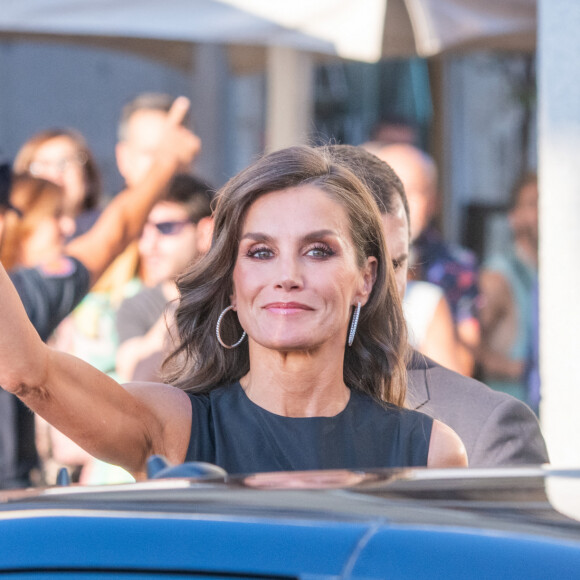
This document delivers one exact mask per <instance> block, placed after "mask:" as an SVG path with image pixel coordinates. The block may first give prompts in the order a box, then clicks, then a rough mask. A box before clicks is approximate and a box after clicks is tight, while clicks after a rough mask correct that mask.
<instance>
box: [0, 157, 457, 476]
mask: <svg viewBox="0 0 580 580" xmlns="http://www.w3.org/2000/svg"><path fill="white" fill-rule="evenodd" d="M214 219H215V222H214V223H215V229H214V237H213V241H212V247H211V249H210V251H209V252H208V253H207V254H206V255H205V256H204V257H203V258H202V259H201V260H200V261H199V262H197V263H196V264H194V265H193V266H192V267H191V270H190V271H189V272H187V273H186V274H184V275H183V276H182V277H181V278H180V279H179V280H178V287H179V290H180V294H181V298H180V303H179V306H178V308H177V312H176V322H177V331H178V336H179V338H178V344H177V346H176V349H175V352H174V354H173V356H172V357H171V359H170V361H169V362H170V363H171V367H172V371H171V373H170V376H169V377H168V379H169V381H170V382H172V383H173V384H174V385H175V386H177V387H180V388H175V386H171V385H169V384H157V383H132V384H129V385H126V386H125V388H124V389H123V388H120V387H119V385H118V384H117V383H116V382H115V381H113V380H112V379H110V378H109V377H107V376H105V375H103V374H101V373H99V372H98V371H96V370H95V369H93V368H92V367H91V366H90V365H86V364H84V363H82V362H81V361H79V360H77V359H75V358H74V357H68V356H66V355H62V354H60V353H58V352H55V351H52V350H50V349H48V348H47V347H46V346H45V345H43V344H42V343H41V342H40V341H39V340H38V339H37V337H35V336H34V333H32V332H30V330H31V329H30V327H29V325H28V323H27V321H26V318H25V316H24V313H23V312H22V309H21V307H20V306H19V304H18V300H17V297H16V295H15V293H14V291H13V289H12V288H11V287H10V285H9V282H8V280H7V278H6V277H5V276H2V277H1V278H0V293H1V294H2V296H3V300H2V301H1V302H0V323H1V324H2V326H3V328H5V329H6V332H5V333H3V334H2V336H0V384H2V385H3V386H4V387H5V388H6V389H7V390H9V391H11V392H13V393H15V394H17V395H18V396H19V397H20V398H21V399H22V400H23V401H24V402H25V403H26V404H27V405H28V406H29V407H30V408H32V409H33V410H35V411H37V412H38V413H39V414H41V415H42V416H44V417H45V418H46V419H47V420H48V421H49V422H51V423H52V424H54V425H55V426H56V427H57V428H58V429H60V430H61V431H63V432H64V433H66V434H67V435H69V436H70V437H71V438H72V439H74V440H76V441H77V442H78V443H79V444H80V445H81V446H83V447H84V448H85V449H87V451H89V452H90V453H91V454H93V455H95V456H97V457H100V458H103V459H105V460H107V461H109V462H112V463H117V464H119V465H122V466H123V467H125V468H126V469H128V470H129V471H130V472H131V473H133V475H134V476H135V477H136V478H143V477H144V476H145V472H146V460H147V458H148V457H149V456H150V455H152V454H160V455H165V456H166V457H167V459H168V460H169V461H170V462H172V463H180V462H182V461H184V460H196V461H211V462H212V463H216V464H218V465H220V466H221V467H223V468H225V469H226V470H228V471H230V472H251V471H268V470H269V471H279V470H292V469H319V468H339V467H342V468H351V469H360V468H377V467H396V466H409V465H428V466H438V467H444V466H463V465H466V463H467V460H466V456H465V449H464V447H463V444H462V443H461V440H460V439H459V438H458V437H457V435H456V434H455V433H454V432H453V431H452V430H451V429H450V428H449V427H447V426H445V425H443V424H442V423H440V422H438V421H434V420H432V419H430V418H429V417H427V416H425V415H423V414H421V413H417V412H415V411H410V410H407V409H404V408H402V406H401V405H402V404H403V401H404V397H405V386H406V374H405V359H406V355H407V337H406V331H405V324H404V321H403V315H402V311H401V305H400V300H399V297H398V293H397V287H396V284H395V280H394V274H393V270H392V266H391V264H390V259H389V257H388V253H387V249H386V245H385V240H384V237H383V232H382V226H381V221H380V215H379V213H378V208H377V207H376V205H375V203H374V201H373V199H372V196H371V194H370V193H369V192H368V190H367V189H366V188H365V187H364V186H363V185H362V183H361V182H360V181H359V180H358V179H357V178H356V177H355V176H354V175H353V174H352V173H351V172H350V171H348V170H347V169H345V168H343V167H342V166H340V165H337V164H335V163H333V162H332V161H331V159H330V157H329V156H328V155H327V154H326V153H325V151H324V150H320V149H316V150H315V149H311V148H309V147H293V148H289V149H285V150H281V151H277V152H274V153H272V154H270V155H267V156H265V157H263V158H262V159H260V160H258V161H257V162H255V163H254V164H253V165H251V166H250V167H249V168H247V169H246V170H244V171H242V172H241V173H240V174H238V175H237V176H236V177H234V178H232V179H231V180H230V181H229V182H228V183H227V184H226V185H225V186H224V187H223V188H222V190H221V191H220V192H219V193H218V201H217V206H216V210H215V216H214ZM0 273H1V274H3V272H0ZM9 336H10V337H11V339H8V337H9Z"/></svg>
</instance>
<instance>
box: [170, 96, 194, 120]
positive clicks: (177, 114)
mask: <svg viewBox="0 0 580 580" xmlns="http://www.w3.org/2000/svg"><path fill="white" fill-rule="evenodd" d="M190 106H191V102H190V100H189V99H188V98H187V97H177V98H176V99H175V101H173V104H172V105H171V109H169V112H168V113H167V122H168V123H169V124H171V125H180V124H181V123H182V122H183V119H185V115H187V111H189V107H190Z"/></svg>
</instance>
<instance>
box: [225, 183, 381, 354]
mask: <svg viewBox="0 0 580 580" xmlns="http://www.w3.org/2000/svg"><path fill="white" fill-rule="evenodd" d="M375 268H376V259H375V258H372V257H371V258H367V263H366V264H365V265H364V267H363V268H362V269H361V268H360V267H359V266H358V264H357V260H356V253H355V248H354V245H353V242H352V239H351V235H350V227H349V220H348V216H347V212H346V210H345V209H344V208H343V207H342V206H341V205H340V204H339V203H337V202H335V201H334V200H333V199H332V198H331V197H330V196H329V195H327V194H326V193H325V192H324V191H322V190H321V189H319V188H317V187H315V186H311V185H304V186H300V187H296V188H290V189H286V190H282V191H275V192H272V193H269V194H266V195H264V196H262V197H260V198H258V199H257V200H256V202H254V204H253V205H252V206H251V207H250V209H249V210H248V213H247V215H246V218H245V220H244V224H243V227H242V231H241V238H240V244H239V248H238V256H237V260H236V265H235V268H234V274H233V286H234V290H233V294H232V304H233V305H234V307H235V308H236V310H237V312H238V318H239V320H240V323H241V325H242V327H243V328H244V329H245V330H246V332H247V333H248V336H249V337H250V340H252V341H254V342H256V343H258V344H259V345H261V346H263V347H266V348H270V349H274V350H281V351H285V350H286V351H292V350H312V349H316V348H318V347H320V346H322V345H324V344H330V343H334V344H335V345H336V347H337V348H339V349H344V345H345V342H346V335H347V328H348V325H349V321H350V317H351V314H352V307H353V306H354V305H356V304H357V302H359V301H360V302H361V303H362V304H363V305H364V304H365V303H366V301H367V299H368V296H369V294H370V292H371V289H372V283H373V279H374V272H375Z"/></svg>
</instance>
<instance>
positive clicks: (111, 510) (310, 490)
mask: <svg viewBox="0 0 580 580" xmlns="http://www.w3.org/2000/svg"><path fill="white" fill-rule="evenodd" d="M558 489H559V491H558ZM554 490H556V492H557V493H556V492H555V491H554ZM556 496H558V497H556ZM575 497H580V472H577V471H573V470H566V471H555V470H550V469H547V468H540V467H533V468H518V469H511V470H505V469H504V470H467V469H458V470H427V469H412V470H383V471H373V472H365V473H357V472H350V471H329V472H296V473H273V474H255V475H249V476H239V477H225V478H221V477H213V478H212V477H210V478H208V479H200V478H198V479H191V478H177V479H157V480H150V481H147V482H143V483H136V484H127V485H119V486H105V487H81V486H70V487H55V488H48V489H42V490H40V489H31V490H27V491H5V492H0V500H1V503H0V577H5V576H6V577H9V578H15V579H24V578H27V579H28V578H41V579H53V578H83V579H93V580H94V579H100V578H108V579H111V578H122V579H132V578H164V579H173V578H212V579H214V580H215V579H216V578H218V579H221V578H230V579H231V578H242V579H244V578H279V579H289V578H302V579H310V580H314V579H316V580H322V579H337V578H358V579H363V578H364V579H371V578H392V579H399V578H446V579H451V578H574V577H580V522H578V521H577V520H576V519H574V518H573V517H569V516H568V515H566V514H565V513H563V511H566V510H565V509H562V508H561V507H560V504H562V505H564V506H565V507H566V506H567V505H568V504H574V498H575ZM555 506H556V507H558V509H555ZM571 507H572V509H575V508H574V506H573V505H572V506H571Z"/></svg>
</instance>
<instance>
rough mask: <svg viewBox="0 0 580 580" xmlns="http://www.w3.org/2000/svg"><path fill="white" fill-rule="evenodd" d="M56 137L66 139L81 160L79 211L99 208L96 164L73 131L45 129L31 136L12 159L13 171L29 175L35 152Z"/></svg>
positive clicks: (99, 188)
mask: <svg viewBox="0 0 580 580" xmlns="http://www.w3.org/2000/svg"><path fill="white" fill-rule="evenodd" d="M57 137H66V138H67V139H70V140H71V141H72V143H73V144H74V146H75V148H76V150H77V154H78V155H80V156H81V157H82V158H83V161H84V162H83V165H82V168H83V177H84V182H85V196H84V199H83V204H82V206H81V211H86V210H91V209H95V208H97V207H99V204H100V201H101V196H102V186H101V175H100V173H99V169H98V167H97V162H96V161H95V157H94V155H93V153H92V151H91V150H90V149H89V146H88V144H87V142H86V140H85V138H84V137H83V136H82V135H81V134H80V133H79V132H78V131H76V130H75V129H69V128H65V129H47V130H45V131H40V132H39V133H36V134H35V135H33V136H32V137H31V138H30V139H28V141H26V143H24V145H22V147H21V148H20V150H19V151H18V153H17V154H16V158H15V159H14V171H15V172H16V173H29V172H30V165H31V164H32V162H33V161H34V158H35V156H36V152H37V151H38V150H39V149H40V147H41V146H42V145H44V144H45V143H46V142H48V141H51V140H52V139H56V138H57Z"/></svg>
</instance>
